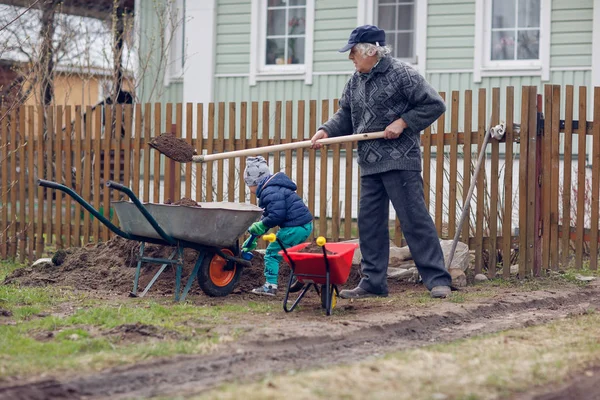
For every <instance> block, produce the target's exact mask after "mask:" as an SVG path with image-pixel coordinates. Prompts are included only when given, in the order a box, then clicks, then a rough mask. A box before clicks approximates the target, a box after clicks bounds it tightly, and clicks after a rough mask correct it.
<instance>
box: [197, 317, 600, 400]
mask: <svg viewBox="0 0 600 400" xmlns="http://www.w3.org/2000/svg"><path fill="white" fill-rule="evenodd" d="M599 327H600V315H598V313H586V314H584V315H581V316H577V317H572V318H568V319H566V320H561V321H557V322H554V323H551V324H548V325H543V326H537V327H532V328H526V329H519V330H511V331H506V332H503V333H499V334H494V335H487V336H483V337H479V338H472V339H467V340H461V341H457V342H453V343H449V344H440V345H433V346H428V347H424V348H421V349H415V350H409V351H404V352H400V353H395V354H392V355H388V356H386V357H384V358H383V359H378V360H374V361H365V362H361V363H356V364H351V365H345V366H338V367H335V368H329V369H327V370H316V371H309V372H303V373H299V374H294V375H280V376H273V377H269V378H267V379H264V380H262V381H261V382H259V383H254V384H248V385H240V384H229V385H225V386H222V387H220V388H219V389H217V390H214V391H211V392H208V393H206V394H204V395H202V396H200V397H197V399H208V398H219V399H238V398H244V399H279V398H282V397H285V398H286V399H307V398H311V399H312V398H343V399H363V398H377V399H431V398H454V399H491V398H498V397H501V396H507V395H510V394H513V393H515V392H519V391H523V390H525V389H527V388H528V387H531V386H534V385H542V384H548V383H551V382H556V381H559V380H561V379H563V378H565V377H566V376H567V375H568V374H570V373H572V372H574V371H577V370H579V369H581V368H585V366H586V365H588V364H589V363H592V362H597V361H598V360H599V359H600V341H599V340H598V335H597V332H598V329H599ZM358 376H360V379H356V377H358Z"/></svg>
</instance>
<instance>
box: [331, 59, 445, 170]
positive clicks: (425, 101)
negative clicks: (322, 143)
mask: <svg viewBox="0 0 600 400" xmlns="http://www.w3.org/2000/svg"><path fill="white" fill-rule="evenodd" d="M339 105H340V108H339V110H338V111H337V112H336V113H335V114H334V115H333V116H332V117H331V118H330V119H329V121H327V122H326V123H325V124H323V125H322V126H321V127H320V129H324V130H325V131H326V132H327V134H328V135H329V137H335V136H342V135H350V134H353V133H365V132H376V131H383V130H385V128H386V127H387V126H388V125H389V124H391V123H392V122H394V121H395V120H397V119H398V118H400V117H402V119H404V121H405V122H406V124H407V125H408V128H406V129H405V130H404V132H402V134H401V135H400V137H399V138H398V139H390V140H387V139H376V140H365V141H361V142H358V164H359V165H360V167H361V175H363V176H364V175H371V174H378V173H382V172H387V171H391V170H412V171H421V146H420V133H421V131H422V130H423V129H425V128H427V127H428V126H429V125H431V124H432V123H433V122H434V121H435V120H436V119H438V117H439V116H440V115H442V114H443V113H444V112H445V111H446V106H445V104H444V101H443V100H442V98H441V97H440V95H439V94H438V93H437V91H436V90H435V89H434V88H432V87H431V86H430V85H429V83H427V81H426V80H425V79H424V78H423V77H422V76H421V75H420V74H419V73H418V72H417V71H416V70H414V69H413V68H412V67H410V66H409V65H408V64H406V63H404V62H402V61H399V60H396V59H394V58H392V57H391V56H385V57H383V58H382V59H381V60H380V61H379V62H378V63H377V64H376V65H375V66H374V67H373V69H372V70H371V72H369V73H367V74H363V73H359V72H355V73H354V75H353V76H352V77H351V78H350V80H349V81H348V83H346V87H345V88H344V91H343V92H342V96H341V98H340V101H339Z"/></svg>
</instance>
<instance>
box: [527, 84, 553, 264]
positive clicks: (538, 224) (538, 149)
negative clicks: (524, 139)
mask: <svg viewBox="0 0 600 400" xmlns="http://www.w3.org/2000/svg"><path fill="white" fill-rule="evenodd" d="M542 104H543V99H542V95H541V94H538V95H537V115H536V120H535V121H536V122H535V124H536V127H535V136H536V141H535V154H536V157H535V182H529V184H530V185H535V202H534V204H535V230H534V240H533V247H534V248H533V264H532V268H533V276H539V275H540V273H541V272H542V271H541V269H542V268H541V267H542V230H543V229H548V227H545V226H543V224H542V156H543V154H542V142H543V141H542V135H543V133H544V122H545V120H544V113H543V111H542ZM546 173H550V171H546Z"/></svg>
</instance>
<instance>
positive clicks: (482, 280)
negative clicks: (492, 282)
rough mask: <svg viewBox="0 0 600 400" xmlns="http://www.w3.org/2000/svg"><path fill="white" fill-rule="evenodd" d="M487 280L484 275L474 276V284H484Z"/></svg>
mask: <svg viewBox="0 0 600 400" xmlns="http://www.w3.org/2000/svg"><path fill="white" fill-rule="evenodd" d="M487 280H488V278H487V276H485V275H484V274H477V275H475V282H485V281H487Z"/></svg>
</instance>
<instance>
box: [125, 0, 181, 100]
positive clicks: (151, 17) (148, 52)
mask: <svg viewBox="0 0 600 400" xmlns="http://www.w3.org/2000/svg"><path fill="white" fill-rule="evenodd" d="M165 5H166V0H156V1H140V8H139V10H136V12H138V13H140V14H141V15H140V18H139V22H140V27H139V31H140V35H141V38H140V39H141V40H140V50H139V51H140V57H139V58H140V60H141V62H139V64H140V65H139V70H138V79H139V85H138V88H137V90H136V93H137V96H138V99H139V101H140V102H142V103H146V102H163V103H168V102H179V101H182V99H183V84H182V83H181V82H175V83H172V84H170V85H168V86H165V85H164V71H165V69H166V68H165V62H164V61H162V64H161V61H160V60H161V53H163V50H162V49H161V44H160V34H159V33H158V32H157V27H158V26H159V25H160V24H159V22H160V20H159V16H162V15H164V11H163V10H164V7H165Z"/></svg>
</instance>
